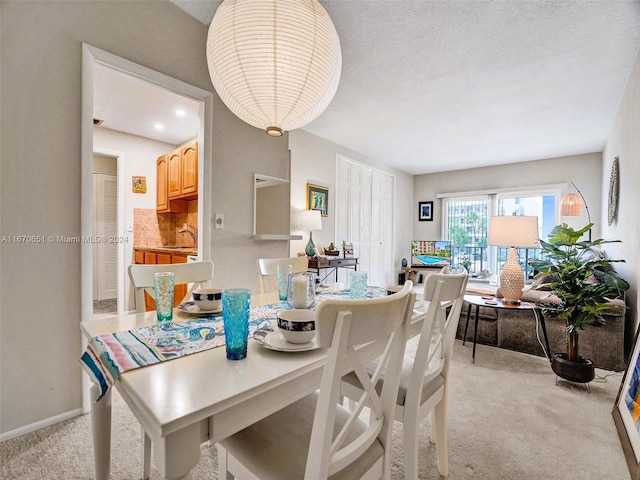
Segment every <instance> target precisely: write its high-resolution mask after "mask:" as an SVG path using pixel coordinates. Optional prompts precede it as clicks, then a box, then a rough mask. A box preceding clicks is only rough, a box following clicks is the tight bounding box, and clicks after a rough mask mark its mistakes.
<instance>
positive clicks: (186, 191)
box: [180, 142, 198, 197]
mask: <svg viewBox="0 0 640 480" xmlns="http://www.w3.org/2000/svg"><path fill="white" fill-rule="evenodd" d="M180 153H181V159H182V172H181V174H182V193H181V195H182V197H191V196H193V195H198V142H193V143H191V144H189V145H185V146H184V147H182V150H181V152H180Z"/></svg>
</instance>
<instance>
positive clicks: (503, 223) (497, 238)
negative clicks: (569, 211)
mask: <svg viewBox="0 0 640 480" xmlns="http://www.w3.org/2000/svg"><path fill="white" fill-rule="evenodd" d="M538 238H539V234H538V217H530V216H522V215H516V214H513V215H510V216H499V217H491V223H490V224H489V239H488V241H487V243H488V244H489V245H498V246H501V247H510V248H509V256H508V257H507V261H506V262H505V264H504V266H503V267H502V273H500V289H501V290H502V295H503V296H504V300H503V301H504V303H506V304H511V305H517V304H519V303H520V298H521V297H522V289H523V288H524V272H523V271H522V267H520V263H518V257H517V256H516V247H521V248H536V247H539V246H540V245H539V243H538Z"/></svg>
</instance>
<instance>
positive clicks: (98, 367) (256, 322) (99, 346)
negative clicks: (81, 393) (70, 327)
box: [80, 288, 386, 400]
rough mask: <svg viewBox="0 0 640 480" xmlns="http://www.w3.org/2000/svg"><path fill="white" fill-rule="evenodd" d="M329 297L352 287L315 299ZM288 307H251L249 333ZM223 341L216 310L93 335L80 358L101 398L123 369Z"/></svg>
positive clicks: (374, 292) (371, 293)
mask: <svg viewBox="0 0 640 480" xmlns="http://www.w3.org/2000/svg"><path fill="white" fill-rule="evenodd" d="M383 295H386V291H385V289H383V288H369V290H368V292H367V297H368V298H374V297H380V296H383ZM327 298H349V290H338V291H333V292H318V294H317V297H316V300H317V303H319V302H321V301H322V300H326V299H327ZM289 309H291V307H290V306H289V304H288V303H287V302H284V301H283V302H278V303H272V304H267V305H261V306H259V307H254V308H252V309H251V311H250V314H249V337H251V336H252V335H253V333H254V332H255V331H256V330H257V329H258V328H261V327H263V326H266V325H267V324H270V323H271V322H272V321H273V320H275V318H276V316H277V314H278V312H279V311H281V310H289ZM224 344H225V338H224V323H223V320H222V314H215V315H212V316H209V317H202V318H193V319H188V320H181V321H172V322H163V323H158V324H156V325H150V326H146V327H139V328H135V329H132V330H126V331H123V332H115V333H110V334H106V335H100V336H98V337H94V338H92V339H91V340H90V342H89V345H88V347H87V349H86V350H85V352H84V353H83V355H82V357H81V358H80V365H81V366H82V368H84V370H85V371H86V372H87V374H89V377H90V378H91V380H92V381H93V382H94V383H95V384H96V385H98V386H99V387H100V396H99V397H98V400H100V399H101V398H102V397H103V396H104V394H105V393H107V391H108V390H109V388H111V386H112V385H113V384H114V382H115V381H116V380H117V378H118V377H119V376H120V375H121V374H122V373H123V372H126V371H128V370H132V369H135V368H139V367H144V366H147V365H153V364H155V363H160V362H164V361H166V360H172V359H174V358H180V357H184V356H186V355H191V354H192V353H197V352H202V351H204V350H209V349H211V348H216V347H221V346H223V345H224Z"/></svg>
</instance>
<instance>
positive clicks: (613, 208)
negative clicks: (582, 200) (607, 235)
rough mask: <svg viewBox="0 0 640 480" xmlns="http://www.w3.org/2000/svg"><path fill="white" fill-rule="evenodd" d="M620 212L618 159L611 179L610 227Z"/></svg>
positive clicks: (613, 167)
mask: <svg viewBox="0 0 640 480" xmlns="http://www.w3.org/2000/svg"><path fill="white" fill-rule="evenodd" d="M617 211H618V157H616V158H614V159H613V164H612V165H611V176H610V177H609V217H608V220H609V225H611V224H612V223H613V220H614V219H615V218H616V213H617Z"/></svg>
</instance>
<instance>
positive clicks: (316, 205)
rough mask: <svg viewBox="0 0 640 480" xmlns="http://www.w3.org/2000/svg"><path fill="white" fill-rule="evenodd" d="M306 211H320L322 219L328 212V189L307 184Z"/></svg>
mask: <svg viewBox="0 0 640 480" xmlns="http://www.w3.org/2000/svg"><path fill="white" fill-rule="evenodd" d="M307 210H320V214H321V215H322V216H323V217H326V216H327V215H328V211H329V188H328V187H322V186H320V185H313V184H312V183H307Z"/></svg>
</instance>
